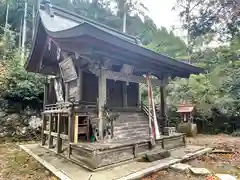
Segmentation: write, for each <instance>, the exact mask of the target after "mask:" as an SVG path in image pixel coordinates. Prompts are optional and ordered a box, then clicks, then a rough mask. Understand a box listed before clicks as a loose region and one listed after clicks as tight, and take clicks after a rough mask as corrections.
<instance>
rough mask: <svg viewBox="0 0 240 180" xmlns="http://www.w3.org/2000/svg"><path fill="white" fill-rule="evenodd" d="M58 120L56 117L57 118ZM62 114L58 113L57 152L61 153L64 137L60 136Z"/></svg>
mask: <svg viewBox="0 0 240 180" xmlns="http://www.w3.org/2000/svg"><path fill="white" fill-rule="evenodd" d="M55 120H56V118H55ZM61 125H62V123H61V115H60V113H58V117H57V153H61V151H62V139H61V137H60V133H61V132H60V130H61Z"/></svg>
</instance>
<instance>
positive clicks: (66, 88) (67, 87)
mask: <svg viewBox="0 0 240 180" xmlns="http://www.w3.org/2000/svg"><path fill="white" fill-rule="evenodd" d="M68 98H69V84H68V83H65V102H68Z"/></svg>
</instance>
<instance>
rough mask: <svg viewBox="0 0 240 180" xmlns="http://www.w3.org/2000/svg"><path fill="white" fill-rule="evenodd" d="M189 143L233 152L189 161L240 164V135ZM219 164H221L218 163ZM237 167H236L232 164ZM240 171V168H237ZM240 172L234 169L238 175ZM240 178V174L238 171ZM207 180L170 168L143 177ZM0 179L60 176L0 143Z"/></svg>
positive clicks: (34, 179)
mask: <svg viewBox="0 0 240 180" xmlns="http://www.w3.org/2000/svg"><path fill="white" fill-rule="evenodd" d="M187 143H188V144H194V145H201V146H207V147H213V148H217V149H227V150H230V151H233V152H234V153H232V154H214V155H211V156H203V157H201V158H198V159H197V160H193V161H191V162H189V164H191V165H193V166H195V167H206V166H207V168H212V169H214V172H215V171H218V170H220V169H221V168H222V167H225V164H231V166H227V167H228V168H229V169H227V170H226V169H224V170H226V172H230V173H233V172H232V170H233V169H234V170H235V169H236V170H237V171H238V168H240V138H239V137H231V136H227V135H198V136H197V137H195V138H187ZM218 166H219V167H218ZM232 167H234V168H232ZM238 172H240V171H238ZM238 172H235V174H236V175H238ZM239 178H240V174H239ZM173 179H177V180H206V179H207V178H206V177H196V176H193V175H191V174H189V173H188V174H184V173H177V172H174V171H171V170H166V171H160V172H157V173H155V174H153V175H152V176H149V177H146V178H144V180H173ZM0 180H57V179H56V178H55V177H53V176H51V175H50V173H49V172H48V171H47V170H45V169H44V167H43V166H41V165H40V164H39V163H38V162H36V161H35V160H34V159H33V158H31V157H30V156H29V155H28V154H27V153H25V152H23V151H21V150H20V149H19V147H18V146H17V145H15V144H14V143H8V144H0Z"/></svg>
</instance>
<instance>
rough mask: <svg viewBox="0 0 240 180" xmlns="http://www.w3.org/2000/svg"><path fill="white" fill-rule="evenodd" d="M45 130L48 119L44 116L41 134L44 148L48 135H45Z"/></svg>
mask: <svg viewBox="0 0 240 180" xmlns="http://www.w3.org/2000/svg"><path fill="white" fill-rule="evenodd" d="M44 130H46V119H45V115H44V114H42V132H41V138H42V146H44V145H45V143H46V135H45V134H44Z"/></svg>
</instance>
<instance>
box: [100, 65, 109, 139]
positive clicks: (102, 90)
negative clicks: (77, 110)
mask: <svg viewBox="0 0 240 180" xmlns="http://www.w3.org/2000/svg"><path fill="white" fill-rule="evenodd" d="M106 85H107V81H106V77H105V73H104V71H103V69H102V68H101V69H100V74H99V78H98V118H99V123H98V130H99V137H100V140H103V112H102V108H103V106H104V104H105V101H106Z"/></svg>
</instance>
